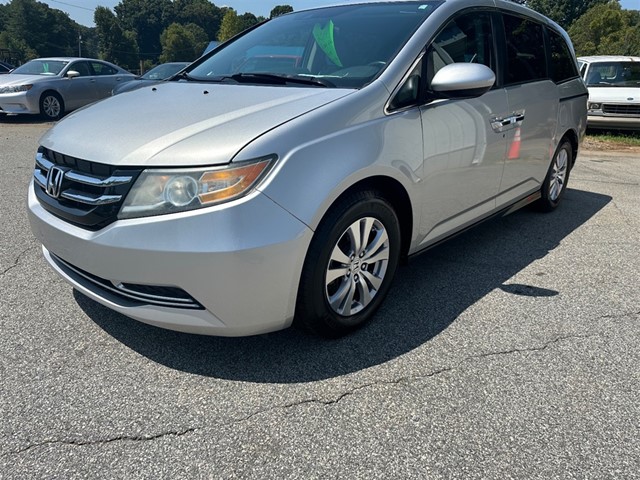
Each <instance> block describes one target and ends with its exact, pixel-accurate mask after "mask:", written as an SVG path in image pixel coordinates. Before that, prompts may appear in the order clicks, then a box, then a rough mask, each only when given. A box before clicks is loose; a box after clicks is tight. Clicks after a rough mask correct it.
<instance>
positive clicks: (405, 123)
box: [28, 0, 587, 336]
mask: <svg viewBox="0 0 640 480" xmlns="http://www.w3.org/2000/svg"><path fill="white" fill-rule="evenodd" d="M586 101H587V89H586V87H585V85H584V83H583V81H582V80H581V79H580V77H579V74H578V69H577V63H576V58H575V55H574V52H573V49H572V46H571V43H570V40H569V38H568V36H567V34H566V33H565V32H564V31H563V30H562V29H561V28H560V27H559V26H558V25H556V24H555V23H553V22H551V21H550V20H548V19H547V18H545V17H543V16H541V15H539V14H537V13H535V12H533V11H531V10H529V9H527V8H525V7H522V6H520V5H517V4H515V3H513V2H509V1H501V0H474V1H472V2H470V1H468V0H435V1H432V0H427V1H400V2H398V1H395V2H378V3H361V4H348V5H342V6H335V7H327V8H318V9H313V10H307V11H300V12H296V13H291V14H288V15H284V16H281V17H277V18H274V19H272V20H270V21H268V22H266V23H263V24H261V25H259V26H257V27H255V28H253V29H251V30H249V31H246V32H244V33H242V34H241V35H239V36H237V37H235V38H233V39H232V40H230V41H229V42H227V43H224V44H222V45H220V46H218V47H217V48H216V49H215V50H213V51H212V52H210V53H208V54H207V55H205V56H204V57H202V58H201V59H199V60H197V61H196V62H194V63H193V64H192V65H190V66H189V67H188V68H187V69H185V70H184V71H183V72H181V73H180V74H179V75H178V76H176V77H175V78H173V79H172V80H170V81H167V82H163V83H161V84H158V85H155V86H151V87H146V88H142V89H139V90H136V91H133V92H129V93H124V94H122V95H118V96H115V97H113V98H110V99H108V100H106V101H103V102H100V103H98V104H96V105H94V106H92V107H89V108H86V109H83V110H82V111H78V112H76V113H74V114H72V115H70V116H68V117H67V118H65V119H64V120H62V121H61V122H59V123H58V124H57V125H56V126H54V127H53V128H52V129H51V130H49V131H48V132H47V133H46V134H45V135H44V136H43V138H42V139H41V143H40V146H39V148H38V151H37V154H36V165H35V171H34V177H33V182H32V184H31V186H30V187H29V199H28V204H29V218H30V222H31V226H32V229H33V232H34V234H35V235H36V237H37V238H38V239H39V240H40V241H41V242H42V244H43V252H44V256H45V258H46V259H47V261H48V262H49V263H50V264H51V266H52V267H53V268H54V269H55V270H56V271H57V272H58V273H59V274H60V275H61V276H62V277H63V278H64V279H66V280H67V281H68V282H70V283H71V284H72V285H73V286H74V287H75V288H76V289H78V290H79V291H80V292H82V293H84V294H85V295H87V296H89V297H90V298H92V299H94V300H96V301H98V302H100V303H102V304H103V305H106V306H108V307H110V308H112V309H113V310H116V311H118V312H121V313H123V314H124V315H128V316H129V317H132V318H135V319H138V320H140V321H142V322H145V323H149V324H152V325H157V326H160V327H165V328H169V329H173V330H179V331H184V332H193V333H204V334H214V335H249V334H258V333H263V332H269V331H274V330H278V329H282V328H285V327H288V326H289V325H291V324H292V322H295V323H297V324H299V325H301V326H303V327H305V328H306V329H308V330H311V331H313V332H316V333H318V334H321V335H326V336H339V335H342V334H345V333H348V332H350V331H352V330H354V329H355V328H357V327H359V326H361V325H362V324H364V323H365V322H366V321H367V320H369V319H370V318H371V317H372V316H373V314H374V313H375V311H376V309H377V308H378V307H379V306H380V303H381V302H382V301H383V298H384V296H385V295H386V294H387V292H388V291H389V287H390V285H391V282H392V279H393V277H394V274H395V273H396V269H397V267H398V264H399V263H400V262H401V261H402V260H404V259H406V258H408V257H409V256H411V255H414V254H416V253H418V252H421V251H424V250H425V249H427V248H429V247H431V246H433V245H435V244H437V243H439V242H441V241H443V240H445V239H447V238H448V237H450V236H452V235H454V234H456V233H458V232H460V231H462V230H464V229H466V228H468V227H470V226H472V225H474V224H477V223H478V222H480V221H483V220H485V219H488V218H490V217H492V216H495V215H498V214H506V213H509V212H512V211H514V210H515V209H517V208H520V207H522V206H524V205H526V204H529V203H534V202H535V203H536V204H537V206H538V207H539V208H540V209H542V210H546V211H550V210H553V209H555V208H556V207H557V206H558V204H559V203H560V202H561V200H562V197H563V194H564V192H565V189H566V186H567V181H568V179H569V173H570V171H571V168H572V166H573V164H574V162H575V159H576V155H577V151H578V146H579V144H580V141H581V139H582V137H583V135H584V131H585V126H586Z"/></svg>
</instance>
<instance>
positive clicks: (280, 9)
mask: <svg viewBox="0 0 640 480" xmlns="http://www.w3.org/2000/svg"><path fill="white" fill-rule="evenodd" d="M290 12H293V7H292V6H291V5H276V6H275V7H273V8H272V9H271V13H270V14H269V18H274V17H279V16H280V15H284V14H285V13H290Z"/></svg>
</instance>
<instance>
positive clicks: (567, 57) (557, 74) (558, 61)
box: [549, 30, 578, 83]
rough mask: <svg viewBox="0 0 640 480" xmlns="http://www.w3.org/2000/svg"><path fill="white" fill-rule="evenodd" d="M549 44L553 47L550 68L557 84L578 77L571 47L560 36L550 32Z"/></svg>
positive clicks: (552, 78) (552, 77) (551, 75)
mask: <svg viewBox="0 0 640 480" xmlns="http://www.w3.org/2000/svg"><path fill="white" fill-rule="evenodd" d="M549 43H550V47H551V58H550V62H549V66H550V68H551V72H549V73H550V77H551V80H553V81H554V82H556V83H561V82H563V81H565V80H569V79H570V78H575V77H577V76H578V71H577V70H576V65H575V63H574V61H573V55H571V50H570V49H569V46H568V45H567V43H566V42H565V41H564V38H562V37H561V36H560V35H558V34H557V33H556V32H554V31H552V30H549Z"/></svg>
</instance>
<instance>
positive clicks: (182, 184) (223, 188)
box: [118, 156, 276, 219]
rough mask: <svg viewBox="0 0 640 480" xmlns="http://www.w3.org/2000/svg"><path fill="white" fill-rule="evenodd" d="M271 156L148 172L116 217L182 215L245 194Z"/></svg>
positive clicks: (131, 192) (137, 181)
mask: <svg viewBox="0 0 640 480" xmlns="http://www.w3.org/2000/svg"><path fill="white" fill-rule="evenodd" d="M275 158H276V157H275V156H269V157H262V158H259V159H256V160H251V161H248V162H242V163H236V164H231V165H228V166H225V167H208V168H199V169H171V170H169V169H166V170H165V169H149V170H145V171H144V172H142V173H141V174H140V176H139V177H138V180H136V183H135V184H134V185H133V188H131V191H130V192H129V194H128V195H127V198H126V199H125V201H124V204H123V205H122V208H121V209H120V213H119V214H118V218H120V219H124V218H135V217H148V216H151V215H163V214H166V213H175V212H184V211H187V210H194V209H196V208H201V207H209V206H211V205H215V204H218V203H222V202H228V201H229V200H233V199H236V198H239V197H241V196H243V195H246V194H247V193H248V192H249V191H251V189H252V187H253V186H255V185H256V184H257V183H258V181H259V180H260V179H261V178H263V177H264V176H265V175H266V173H267V172H268V171H269V169H270V168H271V166H272V165H273V163H275Z"/></svg>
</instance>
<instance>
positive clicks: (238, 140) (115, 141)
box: [41, 82, 353, 166]
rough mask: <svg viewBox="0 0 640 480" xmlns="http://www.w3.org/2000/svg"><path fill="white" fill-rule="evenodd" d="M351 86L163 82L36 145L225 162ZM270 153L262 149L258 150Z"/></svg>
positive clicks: (85, 155)
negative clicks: (307, 86) (268, 132)
mask: <svg viewBox="0 0 640 480" xmlns="http://www.w3.org/2000/svg"><path fill="white" fill-rule="evenodd" d="M351 92H353V90H345V89H329V88H297V87H281V86H254V85H227V84H224V85H220V84H202V83H183V82H180V83H178V82H168V83H162V84H158V85H156V86H155V87H146V88H142V89H139V90H135V91H132V92H127V93H124V94H122V95H116V96H114V97H111V98H108V99H106V100H104V101H102V102H99V103H96V104H94V105H92V106H90V107H87V108H84V109H82V110H79V111H77V112H76V113H73V114H71V115H69V116H68V117H67V118H65V119H63V120H62V121H60V122H59V123H58V124H57V125H55V126H54V127H53V128H52V129H51V130H49V131H48V132H47V133H46V134H45V135H44V136H43V137H42V139H41V144H42V145H43V146H45V147H46V148H49V149H51V150H54V151H57V152H60V153H63V154H66V155H70V156H73V157H76V158H81V159H86V160H91V161H95V162H99V163H106V164H109V165H135V166H200V165H219V164H225V163H228V162H229V161H230V160H231V159H232V158H233V156H234V155H235V154H236V153H237V152H238V151H239V150H240V149H241V148H242V147H244V146H245V145H246V144H247V143H249V142H251V141H252V140H253V139H255V138H256V137H258V136H260V135H261V134H263V133H265V132H267V131H269V130H271V129H273V128H275V127H277V126H278V125H281V124H282V123H285V122H287V121H289V120H291V119H293V118H295V117H297V116H299V115H302V114H303V113H306V112H308V111H310V110H313V109H315V108H318V107H320V106H322V105H325V104H327V103H329V102H332V101H334V100H336V99H338V98H341V97H343V96H345V95H348V94H349V93H351ZM270 153H277V152H264V154H265V155H266V154H270Z"/></svg>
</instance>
